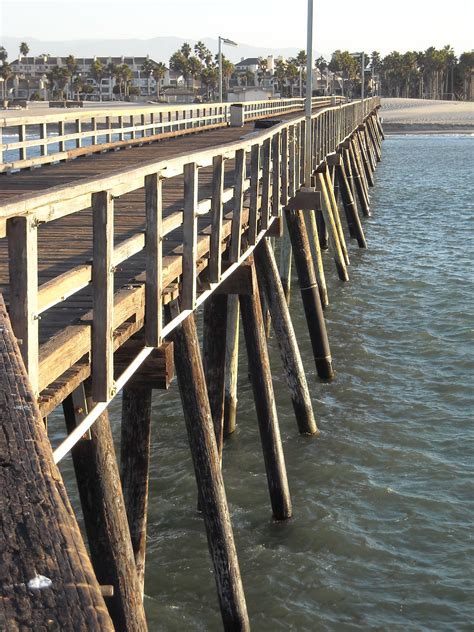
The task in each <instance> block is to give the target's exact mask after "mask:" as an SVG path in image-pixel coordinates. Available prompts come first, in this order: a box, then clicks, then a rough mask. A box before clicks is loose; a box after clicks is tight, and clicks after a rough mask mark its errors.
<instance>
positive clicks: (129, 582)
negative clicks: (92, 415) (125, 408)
mask: <svg viewBox="0 0 474 632" xmlns="http://www.w3.org/2000/svg"><path fill="white" fill-rule="evenodd" d="M80 388H81V389H82V387H80ZM86 396H87V401H86V398H85V397H84V393H83V391H82V404H81V407H80V408H78V400H77V399H74V398H73V397H72V396H71V395H70V396H69V397H67V398H66V399H65V400H64V402H63V410H64V417H65V420H66V427H67V430H68V432H72V431H73V430H74V429H75V428H76V426H77V424H78V421H79V419H78V416H79V415H83V414H84V413H87V410H88V409H89V410H90V408H91V405H92V404H93V402H92V400H91V399H90V397H89V396H90V387H89V384H88V383H86ZM71 452H72V459H73V463H74V470H75V472H76V478H77V486H78V489H79V496H80V498H81V506H82V513H83V516H84V524H85V528H86V533H87V539H88V541H89V549H90V553H91V559H92V564H93V566H94V571H95V574H96V577H97V580H98V582H99V584H101V585H112V586H113V588H114V594H113V597H111V598H110V599H108V600H107V607H108V609H109V612H110V616H111V617H112V620H113V623H114V626H115V629H117V630H133V631H134V632H146V630H147V625H146V618H145V611H144V609H143V603H142V595H141V590H140V584H139V581H138V577H137V572H136V567H135V559H134V555H133V549H132V543H131V539H130V530H129V527H128V521H127V514H126V511H125V503H124V499H123V493H122V485H121V483H120V476H119V470H118V466H117V460H116V457H115V449H114V442H113V438H112V432H111V430H110V423H109V417H108V414H107V412H104V413H102V415H101V416H100V417H99V418H98V419H97V421H96V422H95V423H94V424H93V426H92V427H91V429H90V438H86V439H82V440H81V441H79V442H78V443H77V444H76V445H75V446H74V447H73V448H72V451H71Z"/></svg>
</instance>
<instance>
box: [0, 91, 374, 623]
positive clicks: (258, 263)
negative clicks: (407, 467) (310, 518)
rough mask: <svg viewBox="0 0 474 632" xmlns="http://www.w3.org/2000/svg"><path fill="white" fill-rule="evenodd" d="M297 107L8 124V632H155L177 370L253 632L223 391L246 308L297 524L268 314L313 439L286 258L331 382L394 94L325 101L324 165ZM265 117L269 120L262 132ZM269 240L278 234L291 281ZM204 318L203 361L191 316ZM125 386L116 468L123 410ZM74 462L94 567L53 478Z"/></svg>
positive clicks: (233, 602) (224, 568) (261, 400)
mask: <svg viewBox="0 0 474 632" xmlns="http://www.w3.org/2000/svg"><path fill="white" fill-rule="evenodd" d="M301 106H302V102H301V100H299V99H292V100H278V101H275V102H261V103H253V104H250V105H242V104H233V105H232V106H229V105H227V104H219V105H217V106H208V107H207V108H206V107H204V106H200V107H199V108H198V107H197V106H196V107H195V106H193V107H192V108H190V107H188V108H185V107H182V108H169V109H168V110H163V109H161V110H157V109H153V108H147V109H145V110H143V111H140V112H137V111H136V110H133V112H132V113H127V114H125V113H124V112H123V111H120V113H117V112H109V111H108V112H103V113H101V114H99V113H92V114H91V113H90V112H83V113H80V114H77V113H71V112H67V113H65V114H62V115H58V114H56V113H54V114H51V115H47V118H41V117H38V120H36V119H31V118H28V116H26V117H24V116H21V117H18V118H17V119H15V118H12V117H9V118H8V119H5V120H4V121H3V123H2V121H0V128H1V129H3V132H4V134H3V140H4V142H3V144H0V147H1V150H0V151H3V158H4V160H3V163H2V165H3V166H2V167H1V168H0V170H1V171H4V172H5V173H3V174H2V175H0V298H1V296H2V295H3V298H4V300H5V303H3V299H2V300H1V302H0V363H1V364H2V370H3V373H2V377H1V379H0V398H1V399H0V446H1V449H2V453H1V454H0V477H1V478H2V483H3V485H2V488H1V489H2V491H1V492H0V506H1V507H2V524H1V526H2V528H0V539H1V540H2V541H0V549H1V550H2V552H1V553H0V562H1V563H2V588H1V589H0V591H1V592H0V596H1V606H0V623H3V621H2V617H3V619H4V621H5V627H6V629H12V630H17V629H18V630H20V629H28V617H30V620H31V625H33V626H34V629H61V630H69V629H71V630H72V629H74V630H78V629H84V630H86V629H87V630H96V629H97V630H99V629H104V630H106V629H113V628H115V629H117V630H142V629H146V622H145V618H144V612H143V605H142V601H141V595H142V591H143V574H144V559H145V542H146V505H147V481H148V448H149V446H148V448H147V441H148V442H149V429H150V411H149V401H150V397H151V391H152V389H153V388H167V387H168V386H169V384H170V381H171V378H172V376H173V374H174V372H175V371H176V374H177V377H178V383H179V386H180V391H181V395H182V400H183V413H184V418H185V421H186V425H187V429H188V436H189V441H190V446H191V451H192V454H193V459H194V465H195V471H196V478H197V482H198V489H199V498H200V506H201V509H202V511H203V518H204V522H205V525H206V529H207V533H208V540H209V547H210V552H211V557H212V560H213V563H214V570H215V576H216V583H217V589H218V594H219V599H220V606H221V612H222V616H223V621H224V627H225V628H226V629H243V630H244V629H248V625H249V624H248V619H247V614H246V608H245V599H244V596H243V590H242V585H241V581H240V574H239V570H238V562H237V557H236V551H235V546H234V543H233V536H232V531H231V526H230V519H229V516H228V510H227V505H226V501H225V492H224V487H223V481H222V474H221V471H220V467H219V461H220V459H221V458H222V438H223V434H224V422H225V419H224V417H225V408H226V405H225V396H224V393H225V391H226V389H227V386H228V385H229V384H230V387H229V388H230V389H231V390H232V388H235V385H234V387H232V384H233V383H235V375H233V374H235V354H236V346H235V345H236V344H237V348H238V343H236V336H237V340H238V318H239V317H238V310H237V309H236V306H238V302H237V303H236V302H235V299H237V300H238V297H239V296H240V306H241V310H242V322H243V325H244V333H245V339H246V343H247V346H248V348H249V366H250V370H251V374H252V381H253V386H254V393H255V400H256V407H257V412H258V416H259V423H260V424H261V435H262V448H263V451H264V457H265V465H266V468H267V477H268V483H269V492H270V499H271V504H272V511H273V515H274V517H275V518H277V519H285V518H288V517H289V516H290V515H291V511H292V510H291V501H290V499H289V491H288V489H287V482H286V472H285V466H284V460H283V455H282V449H281V442H280V439H279V431H278V420H277V416H276V410H275V404H274V401H273V390H272V386H271V373H270V368H269V364H268V354H267V351H266V342H265V337H264V335H263V334H262V332H263V329H262V328H263V324H264V321H263V319H264V318H265V315H266V313H267V312H268V314H269V315H271V321H272V324H273V327H274V329H275V332H276V334H277V338H278V339H279V342H281V351H282V361H283V365H284V369H285V371H286V372H287V377H288V384H289V388H290V392H291V397H292V400H293V404H294V408H295V415H296V418H297V422H298V427H299V430H300V431H301V432H305V433H307V434H316V433H317V428H316V424H315V421H314V416H313V411H312V405H311V400H310V397H309V392H308V387H307V384H306V378H305V376H304V371H303V369H302V365H301V360H300V358H299V350H298V347H297V343H296V340H295V338H294V333H293V330H292V325H291V319H290V318H289V313H288V309H287V306H286V301H285V299H284V297H285V294H284V293H285V291H286V290H287V287H288V283H289V276H290V275H289V266H290V262H291V257H292V255H291V246H293V256H294V258H295V263H296V267H297V272H298V276H299V280H300V285H301V294H302V299H303V307H304V310H305V313H306V316H307V320H308V329H309V336H310V340H311V344H312V348H313V351H314V357H315V362H316V367H317V370H318V375H319V376H320V377H321V378H325V379H327V378H331V377H332V359H331V355H330V349H329V342H328V337H327V333H326V330H325V324H324V317H323V313H322V307H324V305H325V304H327V300H328V298H327V290H326V287H325V280H324V269H323V265H322V259H321V247H322V248H325V247H329V248H330V250H331V253H332V256H333V257H334V260H335V264H336V268H337V271H338V274H339V277H340V278H341V280H344V281H347V280H348V278H349V276H348V264H349V255H348V248H347V245H346V238H345V236H344V231H343V227H342V221H341V215H340V213H339V208H338V202H337V196H338V192H339V194H340V198H341V202H342V206H343V210H344V217H345V221H346V223H347V230H348V231H349V236H350V237H353V238H355V239H356V241H357V243H358V245H359V246H360V247H365V245H366V244H365V236H364V232H363V228H362V224H361V217H360V216H363V215H368V214H369V212H370V210H369V194H368V187H369V186H371V185H373V173H374V170H375V165H376V162H377V160H379V159H380V146H381V143H380V141H381V137H382V131H381V126H380V123H379V121H378V117H377V109H378V107H379V102H378V99H376V98H373V99H367V100H366V101H365V102H354V103H348V104H342V103H340V102H338V103H335V102H333V103H332V104H331V103H330V102H329V101H328V100H327V99H326V100H319V102H318V100H315V103H314V106H315V109H314V111H313V115H312V119H311V127H312V136H311V138H312V141H311V143H312V145H311V153H310V156H311V164H310V165H309V164H308V163H307V162H305V161H307V156H308V151H307V149H308V148H307V146H306V145H305V143H306V142H307V137H308V136H307V133H306V131H307V130H306V127H305V126H306V124H307V123H306V121H305V118H304V117H303V116H302V114H301ZM58 117H59V118H58ZM126 117H130V119H129V122H128V123H125V118H126ZM137 119H138V120H137ZM258 119H273V121H272V122H271V125H270V123H269V126H268V128H266V129H265V126H263V128H262V129H258V130H255V129H254V123H253V121H255V120H258ZM229 123H230V126H229ZM71 126H72V127H71ZM53 128H54V129H55V130H56V129H57V130H58V131H57V133H55V134H53V133H52V129H53ZM12 130H16V132H15V134H16V137H14V138H13V140H12V138H11V136H8V134H11V133H12ZM35 130H36V131H35ZM6 138H7V139H8V142H5V139H6ZM156 141H159V142H156ZM71 144H73V145H74V146H71ZM127 147H130V148H129V149H126V148H127ZM72 158H75V159H74V160H71V159H72ZM59 160H60V161H62V162H57V161H59ZM49 163H52V164H49ZM53 163H54V164H53ZM39 165H42V166H41V168H33V169H31V168H32V167H37V166H39ZM308 173H309V174H310V176H311V182H310V183H309V184H310V187H309V188H308V186H307V185H308V181H307V180H308V176H307V174H308ZM305 185H306V186H305ZM284 216H285V217H286V226H285V224H284V222H283V217H284ZM267 237H283V239H282V244H281V252H282V259H281V261H282V264H281V267H280V271H279V272H278V271H277V269H276V263H275V258H274V253H273V249H272V248H271V245H270V243H269V241H268V240H267V239H266V238H267ZM290 243H291V246H290ZM285 253H286V255H285ZM285 262H286V263H285ZM282 281H283V284H282ZM260 295H261V296H260ZM5 304H6V308H5ZM201 305H202V306H203V307H204V315H205V319H204V320H205V322H204V337H205V338H204V350H203V362H204V364H202V361H201V353H200V351H199V345H198V340H197V332H196V329H195V325H194V318H193V312H194V311H195V310H196V309H197V308H198V307H199V306H201ZM7 309H8V314H7V311H6V310H7ZM13 332H14V335H13ZM219 332H220V333H221V334H222V336H221V339H220V340H216V338H218V337H219V336H218V333H219ZM232 338H233V340H234V347H233V349H232V345H230V341H231V340H232ZM226 343H227V344H226ZM233 358H234V360H233ZM232 362H234V364H232ZM232 366H233V367H234V368H233V369H232ZM122 389H124V405H123V406H124V408H123V411H124V412H123V415H124V416H123V421H122V446H121V459H120V461H121V463H120V472H119V467H118V464H117V461H116V459H115V455H114V450H113V444H112V439H111V435H110V428H109V425H108V419H107V416H106V410H107V406H108V404H109V403H110V401H112V399H113V398H114V397H115V396H116V395H117V393H118V392H120V391H121V390H122ZM234 395H235V394H234ZM60 404H62V405H63V409H64V415H65V421H66V428H67V433H68V434H67V435H66V436H65V438H64V441H62V443H61V444H60V445H59V446H57V447H56V449H55V451H54V453H53V452H52V450H51V447H50V445H49V442H48V439H47V433H46V427H47V424H46V426H45V423H44V422H45V421H46V420H47V416H48V415H49V414H50V413H51V412H52V411H53V410H54V409H55V408H56V407H57V406H58V405H60ZM12 429H13V430H12ZM228 431H230V430H229V429H228ZM147 433H148V434H147ZM147 437H148V439H147ZM27 442H28V443H27ZM30 444H31V449H30V448H29V445H30ZM33 446H35V448H34V449H33ZM70 450H72V455H73V460H74V466H75V471H76V476H77V480H78V486H79V492H80V496H81V504H82V509H83V514H84V520H85V530H86V534H87V538H88V544H89V553H90V557H91V560H92V565H91V561H90V560H89V556H88V554H87V552H86V548H85V545H84V542H83V540H82V537H81V535H80V532H79V528H78V526H77V523H76V521H75V518H74V514H73V512H72V510H71V507H70V505H69V502H68V499H67V494H66V492H65V490H64V486H63V484H62V480H61V477H60V474H59V472H58V470H57V466H56V465H55V464H56V463H58V462H59V461H60V460H61V459H62V458H63V457H64V456H65V455H66V454H67V453H68V452H69V451H70ZM15 481H16V485H15V483H14V482H15ZM122 488H123V493H122ZM92 568H93V569H94V570H92ZM13 569H16V570H13ZM31 582H33V583H31ZM35 582H36V583H35ZM104 596H105V602H104ZM106 606H107V607H106ZM107 612H108V613H109V614H110V617H111V618H109V614H107ZM75 613H76V614H75ZM48 622H51V623H48ZM112 622H113V623H112ZM51 626H52V627H51Z"/></svg>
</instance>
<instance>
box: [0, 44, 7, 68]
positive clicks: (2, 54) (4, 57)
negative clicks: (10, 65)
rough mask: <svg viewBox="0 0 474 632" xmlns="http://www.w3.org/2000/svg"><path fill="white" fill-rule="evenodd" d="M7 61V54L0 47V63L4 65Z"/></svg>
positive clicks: (5, 50) (2, 47) (3, 48)
mask: <svg viewBox="0 0 474 632" xmlns="http://www.w3.org/2000/svg"><path fill="white" fill-rule="evenodd" d="M7 59H8V53H7V49H6V48H5V46H0V61H1V62H2V64H4V63H5V62H6V61H7Z"/></svg>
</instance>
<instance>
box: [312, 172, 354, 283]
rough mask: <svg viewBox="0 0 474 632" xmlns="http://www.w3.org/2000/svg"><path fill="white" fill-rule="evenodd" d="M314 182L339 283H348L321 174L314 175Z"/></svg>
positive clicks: (344, 261) (339, 242) (336, 231)
mask: <svg viewBox="0 0 474 632" xmlns="http://www.w3.org/2000/svg"><path fill="white" fill-rule="evenodd" d="M316 182H317V185H318V189H319V190H320V191H321V197H322V211H323V215H324V221H325V223H326V226H327V227H328V234H329V244H330V246H331V251H332V255H333V257H334V262H335V264H336V269H337V274H338V276H339V278H340V280H341V281H348V280H349V274H348V272H347V267H346V258H347V255H345V254H344V250H343V248H342V244H341V241H340V237H339V232H338V229H337V225H336V222H335V219H334V215H333V213H332V208H331V203H330V201H329V196H328V192H327V189H326V181H325V179H324V176H323V174H322V173H317V174H316ZM346 252H347V251H346Z"/></svg>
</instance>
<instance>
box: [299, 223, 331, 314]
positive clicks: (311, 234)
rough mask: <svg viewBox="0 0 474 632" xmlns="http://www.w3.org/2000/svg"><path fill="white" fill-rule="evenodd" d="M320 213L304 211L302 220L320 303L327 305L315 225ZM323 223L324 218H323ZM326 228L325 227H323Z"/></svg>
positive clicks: (321, 259) (322, 266)
mask: <svg viewBox="0 0 474 632" xmlns="http://www.w3.org/2000/svg"><path fill="white" fill-rule="evenodd" d="M318 215H321V217H322V213H321V211H319V210H314V211H313V210H309V211H304V221H305V225H306V231H307V233H308V241H309V247H310V250H311V257H312V260H313V266H314V272H315V273H316V280H317V282H318V290H319V296H320V298H321V305H322V306H323V307H327V306H328V305H329V295H328V288H327V283H326V275H325V273H324V264H323V258H322V255H321V242H320V237H319V230H318V226H317V217H318ZM323 223H324V220H323ZM324 230H326V229H324Z"/></svg>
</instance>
